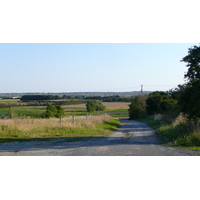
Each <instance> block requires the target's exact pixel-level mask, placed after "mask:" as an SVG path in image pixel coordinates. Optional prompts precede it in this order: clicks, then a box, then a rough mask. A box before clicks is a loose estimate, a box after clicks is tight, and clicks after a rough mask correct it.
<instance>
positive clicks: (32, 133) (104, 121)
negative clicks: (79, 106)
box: [0, 115, 119, 141]
mask: <svg viewBox="0 0 200 200" xmlns="http://www.w3.org/2000/svg"><path fill="white" fill-rule="evenodd" d="M111 122H113V123H114V124H111ZM109 123H110V126H108V125H109ZM118 125H119V122H118V121H117V120H114V119H112V118H111V117H110V116H109V115H102V116H88V117H87V118H86V116H84V117H76V118H75V120H73V118H72V117H65V118H63V119H62V123H60V120H59V119H56V118H52V119H33V118H29V119H20V118H16V119H4V120H0V140H1V141H4V140H5V139H32V138H53V137H73V138H78V137H100V136H105V135H108V134H110V133H111V131H113V130H112V129H114V128H117V126H118Z"/></svg>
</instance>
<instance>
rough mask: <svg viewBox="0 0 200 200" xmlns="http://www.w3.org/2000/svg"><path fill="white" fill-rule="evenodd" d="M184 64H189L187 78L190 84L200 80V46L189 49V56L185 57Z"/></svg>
mask: <svg viewBox="0 0 200 200" xmlns="http://www.w3.org/2000/svg"><path fill="white" fill-rule="evenodd" d="M181 61H182V62H185V63H187V65H186V66H187V67H189V68H188V71H187V73H186V74H185V78H186V79H188V81H189V82H190V83H192V82H194V81H195V82H196V81H197V80H198V81H199V80H200V46H199V47H197V46H194V47H193V48H189V51H188V55H187V56H185V57H184V58H183V59H182V60H181Z"/></svg>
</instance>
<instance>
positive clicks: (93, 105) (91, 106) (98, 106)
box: [86, 101, 106, 112]
mask: <svg viewBox="0 0 200 200" xmlns="http://www.w3.org/2000/svg"><path fill="white" fill-rule="evenodd" d="M86 109H87V112H94V111H104V110H105V109H106V107H105V106H104V105H103V104H102V102H101V101H88V102H87V103H86Z"/></svg>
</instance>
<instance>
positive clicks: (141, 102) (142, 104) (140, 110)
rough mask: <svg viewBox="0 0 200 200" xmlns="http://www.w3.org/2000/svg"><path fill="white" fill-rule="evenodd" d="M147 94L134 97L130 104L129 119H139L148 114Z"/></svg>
mask: <svg viewBox="0 0 200 200" xmlns="http://www.w3.org/2000/svg"><path fill="white" fill-rule="evenodd" d="M146 99H147V95H138V96H135V97H134V98H133V99H132V102H131V104H130V105H129V107H130V108H129V119H138V118H140V117H144V116H145V115H146Z"/></svg>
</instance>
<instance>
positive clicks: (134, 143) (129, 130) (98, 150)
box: [0, 119, 200, 156]
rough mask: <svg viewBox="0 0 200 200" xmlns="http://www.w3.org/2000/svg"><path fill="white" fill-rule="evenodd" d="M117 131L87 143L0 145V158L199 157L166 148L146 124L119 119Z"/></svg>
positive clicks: (181, 150)
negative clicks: (119, 123)
mask: <svg viewBox="0 0 200 200" xmlns="http://www.w3.org/2000/svg"><path fill="white" fill-rule="evenodd" d="M121 122H122V125H121V127H120V128H119V130H118V131H116V132H115V133H113V134H112V135H110V136H108V137H104V138H94V139H90V140H87V141H76V142H65V141H64V140H63V139H53V140H51V141H42V142H41V141H31V142H9V143H2V144H0V155H1V156H199V155H200V153H199V151H193V150H189V149H180V148H178V147H166V146H164V145H162V144H161V142H160V141H159V140H158V139H157V137H156V136H155V131H154V130H153V129H151V128H150V127H149V126H148V125H147V124H145V123H142V122H138V121H132V120H126V119H121Z"/></svg>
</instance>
